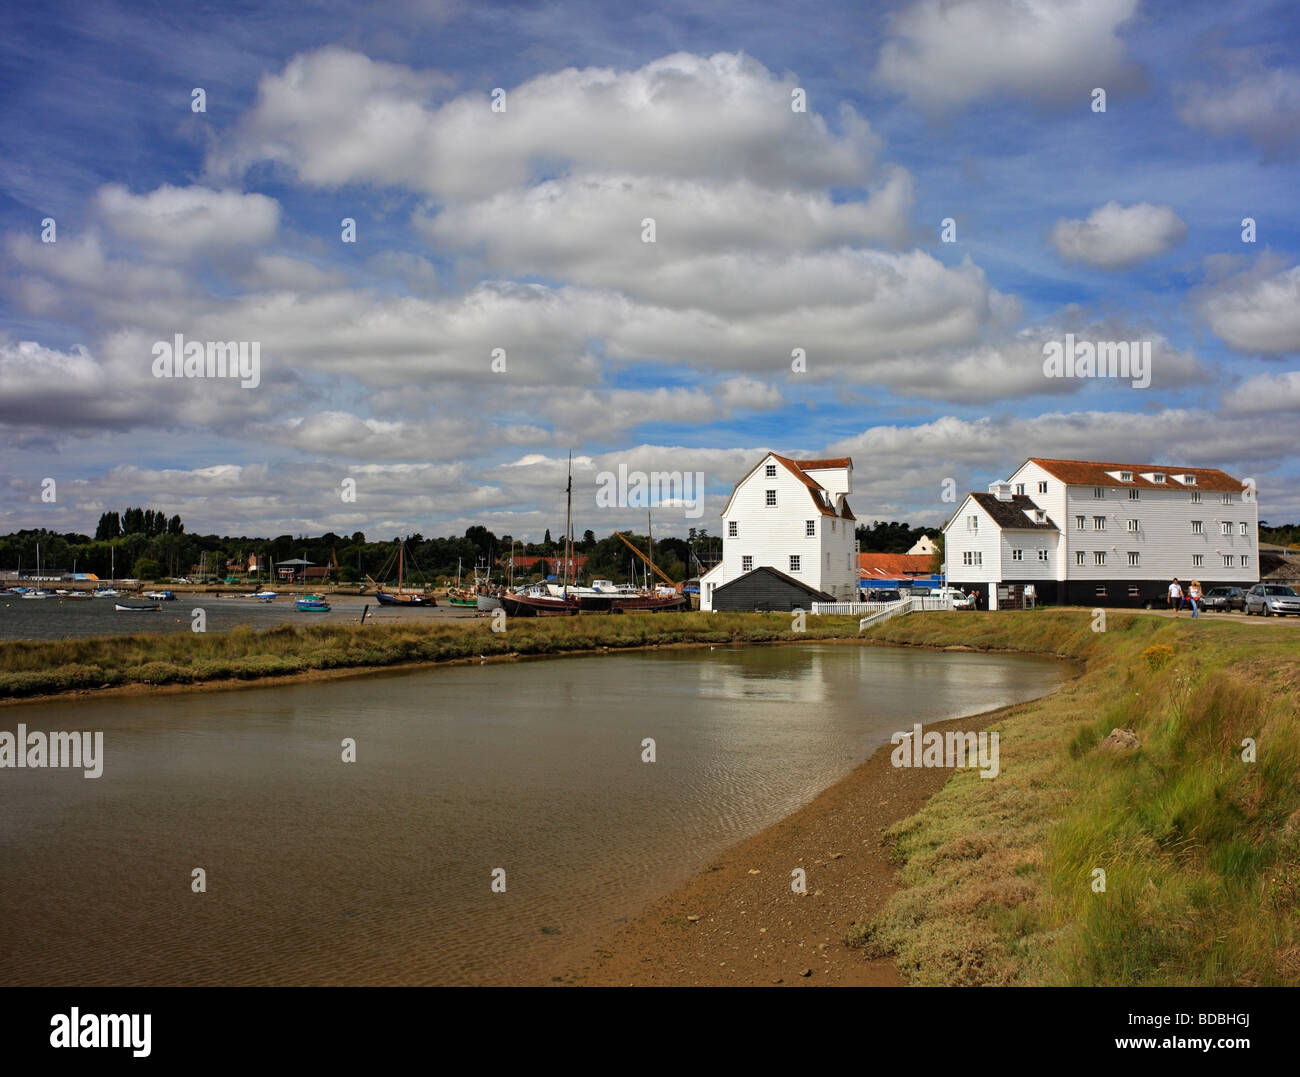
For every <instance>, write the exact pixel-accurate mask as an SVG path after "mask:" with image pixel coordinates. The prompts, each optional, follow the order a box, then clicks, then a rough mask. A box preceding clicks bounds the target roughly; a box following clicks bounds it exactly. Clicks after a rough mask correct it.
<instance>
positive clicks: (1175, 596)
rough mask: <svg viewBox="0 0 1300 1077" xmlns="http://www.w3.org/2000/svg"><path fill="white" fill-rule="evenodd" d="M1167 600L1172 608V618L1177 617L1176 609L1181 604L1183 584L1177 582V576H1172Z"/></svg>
mask: <svg viewBox="0 0 1300 1077" xmlns="http://www.w3.org/2000/svg"><path fill="white" fill-rule="evenodd" d="M1167 602H1168V604H1169V605H1170V606H1172V607H1173V608H1174V618H1175V620H1176V619H1177V617H1178V611H1179V610H1180V609H1182V605H1183V585H1182V584H1181V583H1179V582H1178V577H1177V576H1175V577H1174V582H1173V583H1171V584H1170V585H1169V598H1168V599H1167Z"/></svg>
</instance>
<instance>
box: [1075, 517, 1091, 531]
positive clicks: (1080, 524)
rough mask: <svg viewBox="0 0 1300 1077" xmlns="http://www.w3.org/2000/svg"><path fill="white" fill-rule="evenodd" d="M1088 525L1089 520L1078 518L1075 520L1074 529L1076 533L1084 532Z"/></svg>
mask: <svg viewBox="0 0 1300 1077" xmlns="http://www.w3.org/2000/svg"><path fill="white" fill-rule="evenodd" d="M1087 523H1088V518H1087V517H1086V516H1076V517H1075V518H1074V529H1075V530H1076V531H1082V530H1083V529H1084V527H1085V526H1086V525H1087Z"/></svg>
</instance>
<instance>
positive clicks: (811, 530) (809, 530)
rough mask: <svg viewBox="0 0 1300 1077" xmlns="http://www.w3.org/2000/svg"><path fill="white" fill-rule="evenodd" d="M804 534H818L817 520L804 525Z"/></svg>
mask: <svg viewBox="0 0 1300 1077" xmlns="http://www.w3.org/2000/svg"><path fill="white" fill-rule="evenodd" d="M803 533H804V534H805V535H815V534H817V521H816V520H809V521H807V522H806V523H805V524H804V525H803Z"/></svg>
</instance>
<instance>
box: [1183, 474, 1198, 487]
mask: <svg viewBox="0 0 1300 1077" xmlns="http://www.w3.org/2000/svg"><path fill="white" fill-rule="evenodd" d="M1183 480H1184V481H1185V482H1186V483H1187V485H1188V486H1195V485H1196V476H1195V475H1184V476H1183Z"/></svg>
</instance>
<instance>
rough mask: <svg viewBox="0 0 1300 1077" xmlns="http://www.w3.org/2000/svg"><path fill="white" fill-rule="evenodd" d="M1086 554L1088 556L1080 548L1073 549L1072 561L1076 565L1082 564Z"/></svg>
mask: <svg viewBox="0 0 1300 1077" xmlns="http://www.w3.org/2000/svg"><path fill="white" fill-rule="evenodd" d="M1087 556H1088V555H1087V554H1086V553H1084V552H1083V551H1082V550H1075V551H1074V563H1075V564H1076V565H1082V564H1083V563H1084V559H1085V558H1086V557H1087Z"/></svg>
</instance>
